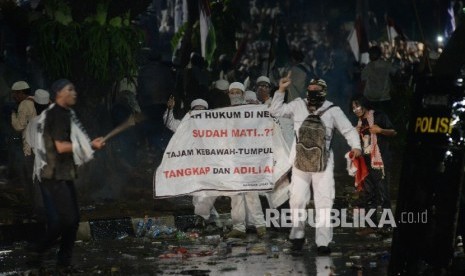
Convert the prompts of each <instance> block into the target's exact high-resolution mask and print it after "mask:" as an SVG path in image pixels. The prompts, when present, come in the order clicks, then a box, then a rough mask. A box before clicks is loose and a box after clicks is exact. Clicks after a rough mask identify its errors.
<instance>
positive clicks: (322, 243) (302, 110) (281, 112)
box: [270, 73, 361, 255]
mask: <svg viewBox="0 0 465 276" xmlns="http://www.w3.org/2000/svg"><path fill="white" fill-rule="evenodd" d="M291 82H292V81H291V76H290V73H289V74H288V75H287V76H286V77H284V78H282V79H281V80H280V81H279V89H278V91H276V93H275V94H274V97H273V101H272V103H271V106H270V112H271V114H272V115H273V116H290V117H291V118H292V119H293V120H294V131H295V132H296V133H298V131H299V128H300V126H301V125H302V123H303V121H304V120H305V119H306V118H307V116H308V115H310V114H315V115H319V114H320V113H321V112H322V111H325V110H326V111H325V112H324V113H322V114H321V115H320V118H321V120H322V122H323V124H324V126H325V129H326V138H325V143H326V150H328V151H329V158H328V161H327V165H326V168H325V169H324V170H323V171H321V172H304V171H302V170H299V169H297V168H296V166H295V164H294V160H295V158H296V146H295V145H296V141H295V139H294V142H293V144H292V147H291V152H290V156H289V158H290V161H291V162H292V164H294V165H293V167H292V178H291V184H290V187H289V196H290V200H289V205H290V208H291V220H292V229H291V233H290V235H289V238H290V241H291V243H292V247H291V250H292V251H294V252H295V251H301V250H302V248H303V245H304V242H305V237H304V236H305V221H307V219H305V220H303V219H302V218H301V217H299V216H298V212H305V213H307V210H306V206H307V204H308V203H309V201H310V185H312V188H313V191H314V196H313V198H314V202H315V211H314V213H315V219H314V220H313V218H311V221H314V222H315V228H316V229H315V243H316V245H317V251H318V254H320V255H327V254H329V253H331V250H330V248H329V247H328V245H329V243H330V242H331V241H332V238H333V230H332V227H331V226H330V212H329V211H330V210H331V208H332V206H333V201H334V196H335V188H334V184H335V183H334V172H333V169H334V155H333V152H332V151H331V148H330V144H331V139H332V134H333V130H334V128H336V129H337V130H338V131H339V132H340V133H341V134H342V135H343V136H344V138H345V139H346V141H347V143H348V144H349V146H350V147H351V149H352V150H351V151H352V152H353V154H354V156H360V154H361V146H360V139H359V136H358V133H357V131H356V129H355V128H354V127H353V126H352V124H351V123H350V121H349V120H348V119H347V117H346V115H345V114H344V112H343V111H342V110H341V109H340V108H339V107H337V106H333V107H332V108H329V107H331V106H332V105H333V103H331V102H329V101H327V100H326V93H327V85H326V82H325V81H324V80H322V79H312V80H311V81H310V83H309V85H308V86H307V99H302V98H296V99H294V100H293V101H291V102H289V103H287V104H286V103H284V94H285V91H286V89H287V88H288V87H289V85H290V84H291Z"/></svg>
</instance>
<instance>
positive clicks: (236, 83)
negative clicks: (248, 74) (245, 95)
mask: <svg viewBox="0 0 465 276" xmlns="http://www.w3.org/2000/svg"><path fill="white" fill-rule="evenodd" d="M234 88H237V89H239V90H241V91H242V92H244V91H245V87H244V85H243V84H242V83H240V82H237V81H236V82H233V83H231V84H230V85H229V90H231V89H234Z"/></svg>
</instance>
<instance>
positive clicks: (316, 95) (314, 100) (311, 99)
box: [307, 91, 326, 109]
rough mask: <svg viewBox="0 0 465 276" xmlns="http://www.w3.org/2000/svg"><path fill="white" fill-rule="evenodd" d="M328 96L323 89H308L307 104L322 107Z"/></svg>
mask: <svg viewBox="0 0 465 276" xmlns="http://www.w3.org/2000/svg"><path fill="white" fill-rule="evenodd" d="M325 100H326V97H325V96H324V92H323V91H308V93H307V106H309V107H315V108H316V109H318V108H320V107H321V106H322V105H323V103H324V102H325Z"/></svg>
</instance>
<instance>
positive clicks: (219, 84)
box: [215, 80, 229, 90]
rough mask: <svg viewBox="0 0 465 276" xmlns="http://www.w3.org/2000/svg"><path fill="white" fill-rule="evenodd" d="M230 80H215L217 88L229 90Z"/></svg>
mask: <svg viewBox="0 0 465 276" xmlns="http://www.w3.org/2000/svg"><path fill="white" fill-rule="evenodd" d="M228 87H229V82H228V81H227V80H217V81H215V88H216V89H218V90H228Z"/></svg>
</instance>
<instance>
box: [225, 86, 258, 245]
mask: <svg viewBox="0 0 465 276" xmlns="http://www.w3.org/2000/svg"><path fill="white" fill-rule="evenodd" d="M229 99H230V100H231V106H235V105H241V104H246V101H245V87H244V85H243V84H242V83H240V82H233V83H231V84H230V85H229ZM231 219H232V223H233V229H232V231H231V232H229V233H228V234H226V237H227V238H239V239H245V238H246V237H247V235H246V222H249V223H250V224H252V225H253V226H255V229H256V231H257V236H258V237H259V238H264V237H265V235H266V226H265V225H266V224H265V216H264V215H263V209H262V205H261V202H260V197H259V195H258V192H245V193H242V194H238V195H233V196H231Z"/></svg>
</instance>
